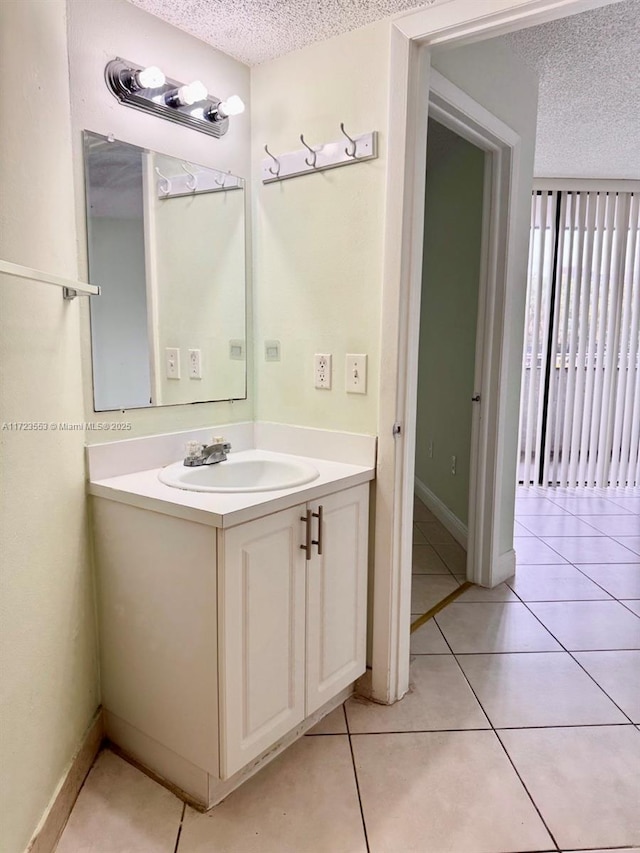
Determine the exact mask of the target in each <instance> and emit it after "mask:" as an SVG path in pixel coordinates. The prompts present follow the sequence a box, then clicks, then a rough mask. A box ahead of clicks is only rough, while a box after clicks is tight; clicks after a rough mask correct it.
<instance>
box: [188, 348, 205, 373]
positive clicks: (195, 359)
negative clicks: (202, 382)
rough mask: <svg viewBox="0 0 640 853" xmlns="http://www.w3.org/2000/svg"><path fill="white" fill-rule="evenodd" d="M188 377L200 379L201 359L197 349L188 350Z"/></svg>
mask: <svg viewBox="0 0 640 853" xmlns="http://www.w3.org/2000/svg"><path fill="white" fill-rule="evenodd" d="M189 379H202V361H201V354H200V350H199V349H190V350H189Z"/></svg>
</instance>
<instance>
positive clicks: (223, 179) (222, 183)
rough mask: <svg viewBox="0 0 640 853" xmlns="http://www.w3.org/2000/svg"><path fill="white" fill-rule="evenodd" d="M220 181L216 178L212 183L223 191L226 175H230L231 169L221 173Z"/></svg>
mask: <svg viewBox="0 0 640 853" xmlns="http://www.w3.org/2000/svg"><path fill="white" fill-rule="evenodd" d="M221 174H222V180H221V181H219V180H218V179H217V178H214V179H213V180H214V183H216V184H217V185H218V186H219V187H222V188H223V189H224V186H225V184H226V183H227V175H230V174H231V169H229V170H228V171H227V172H226V173H224V172H222V173H221Z"/></svg>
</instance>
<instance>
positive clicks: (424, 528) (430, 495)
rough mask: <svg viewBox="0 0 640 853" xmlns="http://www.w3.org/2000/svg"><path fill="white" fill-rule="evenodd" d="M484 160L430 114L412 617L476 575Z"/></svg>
mask: <svg viewBox="0 0 640 853" xmlns="http://www.w3.org/2000/svg"><path fill="white" fill-rule="evenodd" d="M485 156H486V155H485V152H484V151H482V150H481V149H480V148H478V147H476V146H475V145H473V144H472V143H471V142H468V141H467V140H465V139H463V138H462V137H461V136H459V135H457V134H456V133H454V132H453V131H452V130H449V129H448V128H446V127H444V125H442V124H440V123H439V122H437V121H436V120H435V119H433V118H431V117H430V118H429V129H428V141H427V183H426V194H425V232H424V254H423V272H422V298H421V312H420V347H419V362H418V399H417V426H416V456H415V493H416V505H415V506H416V508H415V511H414V545H413V578H412V601H411V612H412V622H413V621H414V620H415V619H416V618H417V617H419V616H422V615H423V614H425V613H426V612H427V611H429V610H431V608H433V607H434V606H436V605H438V603H439V602H441V601H442V600H443V599H444V598H446V597H447V596H449V595H451V594H452V593H454V592H455V591H456V590H457V589H458V588H459V586H460V584H462V583H464V582H465V581H466V578H467V541H468V523H469V500H470V494H469V491H470V480H471V476H470V474H471V466H472V464H473V460H472V450H471V446H472V441H471V433H472V429H471V426H472V406H473V403H472V397H473V394H474V375H475V359H476V332H477V323H478V290H479V282H480V275H481V248H482V233H483V196H484V182H485Z"/></svg>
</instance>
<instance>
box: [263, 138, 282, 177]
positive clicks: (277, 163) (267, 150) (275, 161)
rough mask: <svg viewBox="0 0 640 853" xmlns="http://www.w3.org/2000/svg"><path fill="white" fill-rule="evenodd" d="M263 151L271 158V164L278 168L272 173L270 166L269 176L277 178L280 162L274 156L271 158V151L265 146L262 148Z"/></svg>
mask: <svg viewBox="0 0 640 853" xmlns="http://www.w3.org/2000/svg"><path fill="white" fill-rule="evenodd" d="M264 150H265V151H266V152H267V154H268V155H269V157H271V159H272V160H273V162H274V163H275V164H276V166H277V167H278V168H277V170H276V171H275V172H274V170H273V169H272V167H271V166H269V171H270V172H271V174H272V175H275V176H276V178H277V177H278V175H279V174H280V160H278V158H277V157H274V156H273V154H272V153H271V151H269V149H268V148H267V146H266V145H265V146H264Z"/></svg>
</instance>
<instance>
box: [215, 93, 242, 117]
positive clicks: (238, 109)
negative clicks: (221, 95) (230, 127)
mask: <svg viewBox="0 0 640 853" xmlns="http://www.w3.org/2000/svg"><path fill="white" fill-rule="evenodd" d="M218 110H219V111H220V112H221V113H223V114H224V115H225V116H237V115H240V113H243V112H244V101H243V100H242V98H241V97H240V96H239V95H230V96H229V97H228V98H227V99H226V100H224V101H220V103H219V104H218Z"/></svg>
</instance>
